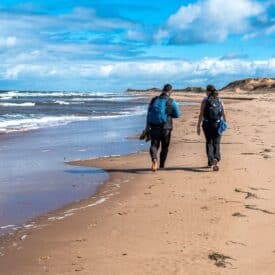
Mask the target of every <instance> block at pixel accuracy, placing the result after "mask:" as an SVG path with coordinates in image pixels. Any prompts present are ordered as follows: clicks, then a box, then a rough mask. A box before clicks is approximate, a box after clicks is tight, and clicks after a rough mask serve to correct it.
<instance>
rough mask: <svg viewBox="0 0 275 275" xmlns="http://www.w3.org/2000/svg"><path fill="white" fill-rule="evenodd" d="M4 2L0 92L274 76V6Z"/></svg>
mask: <svg viewBox="0 0 275 275" xmlns="http://www.w3.org/2000/svg"><path fill="white" fill-rule="evenodd" d="M129 2H130V1H126V0H93V1H88V0H59V1H56V0H47V1H46V0H44V1H42V0H36V1H22V0H1V2H0V58H1V61H2V62H1V63H0V89H26V90H91V91H123V90H125V89H126V88H128V87H132V88H133V87H136V88H148V87H153V86H154V87H155V86H158V87H160V86H162V85H163V83H164V82H171V83H172V84H173V85H174V86H175V87H183V86H202V85H206V84H207V83H210V82H211V83H214V84H216V85H217V86H219V87H221V86H223V85H226V84H227V83H228V82H229V81H232V80H235V79H240V78H246V77H263V76H267V77H272V76H273V77H274V76H275V0H266V1H260V0H258V1H257V0H238V1H227V0H200V1H194V0H193V1H179V0H173V1H169V2H168V1H165V0H159V1H149V0H147V1H145V0H139V1H137V0H132V1H131V2H130V3H129Z"/></svg>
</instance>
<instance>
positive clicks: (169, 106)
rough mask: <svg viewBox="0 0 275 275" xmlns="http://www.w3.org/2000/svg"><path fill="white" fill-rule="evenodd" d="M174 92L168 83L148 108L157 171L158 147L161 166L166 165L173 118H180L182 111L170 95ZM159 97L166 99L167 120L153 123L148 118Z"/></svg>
mask: <svg viewBox="0 0 275 275" xmlns="http://www.w3.org/2000/svg"><path fill="white" fill-rule="evenodd" d="M171 94H172V85H170V84H166V85H164V87H163V89H162V93H161V94H160V95H159V96H158V97H154V98H153V99H152V100H151V102H150V104H149V108H148V115H147V127H148V128H149V131H150V137H151V147H150V156H151V159H152V171H153V172H155V171H156V170H157V168H158V156H157V155H158V149H159V147H160V145H161V152H160V165H159V167H160V168H164V167H165V161H166V158H167V154H168V149H169V145H170V139H171V132H172V130H173V118H178V117H179V116H180V111H179V108H178V105H177V103H176V101H175V100H174V99H172V98H171V97H170V96H171ZM157 99H165V100H166V107H165V108H166V109H165V113H166V115H167V120H166V121H165V122H164V123H162V124H157V125H156V124H153V123H150V122H149V121H148V120H149V119H148V117H149V114H150V111H151V109H152V108H153V103H154V101H155V100H157Z"/></svg>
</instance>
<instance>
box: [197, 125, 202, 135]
mask: <svg viewBox="0 0 275 275" xmlns="http://www.w3.org/2000/svg"><path fill="white" fill-rule="evenodd" d="M197 134H198V135H200V134H201V127H200V125H198V126H197Z"/></svg>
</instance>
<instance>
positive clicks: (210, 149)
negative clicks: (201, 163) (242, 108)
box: [197, 85, 226, 171]
mask: <svg viewBox="0 0 275 275" xmlns="http://www.w3.org/2000/svg"><path fill="white" fill-rule="evenodd" d="M206 92H207V97H206V98H204V99H203V101H202V103H201V108H200V115H199V119H198V124H197V133H198V135H200V133H201V123H202V129H203V132H204V135H205V139H206V153H207V158H208V167H210V168H211V167H213V170H214V171H218V170H219V166H218V162H219V161H220V160H221V153H220V143H221V128H222V127H223V126H224V123H225V122H226V115H225V109H224V104H223V102H222V100H221V98H220V97H219V96H218V91H217V90H216V88H215V86H213V85H208V86H207V88H206ZM222 130H224V129H222Z"/></svg>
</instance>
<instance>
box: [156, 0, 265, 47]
mask: <svg viewBox="0 0 275 275" xmlns="http://www.w3.org/2000/svg"><path fill="white" fill-rule="evenodd" d="M266 9H267V6H266V5H264V4H262V3H260V2H256V1H253V0H238V1H226V0H201V1H198V2H197V3H195V4H189V5H188V6H182V7H181V8H180V9H179V10H178V11H177V12H176V13H175V14H172V15H171V16H170V17H169V19H168V21H167V23H166V25H165V26H164V27H163V28H162V29H161V30H160V31H159V32H165V31H166V32H168V33H169V37H170V43H172V44H185V43H202V42H217V41H218V42H219V41H224V40H225V39H226V38H227V37H228V36H229V35H230V34H244V33H246V32H247V31H250V30H251V29H252V25H251V22H250V20H251V19H252V18H258V17H259V18H263V16H264V15H265V12H266Z"/></svg>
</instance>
